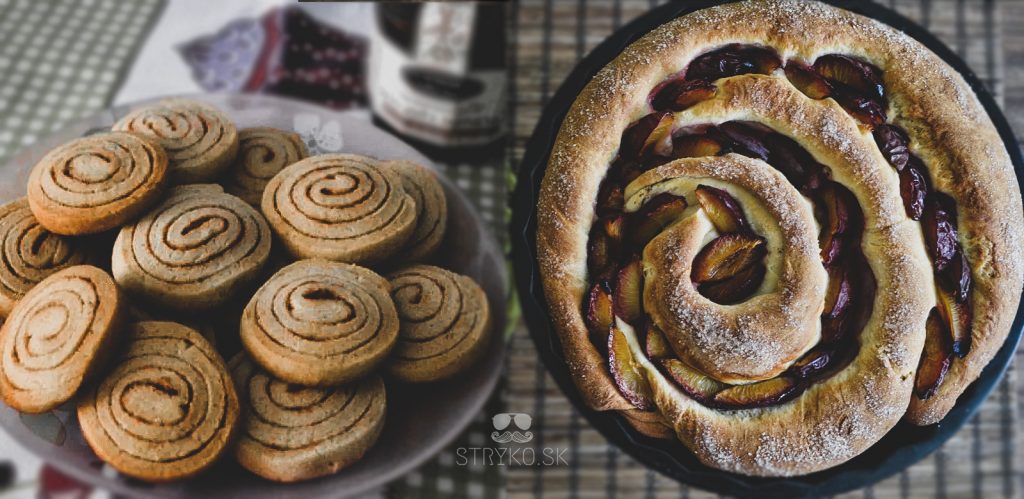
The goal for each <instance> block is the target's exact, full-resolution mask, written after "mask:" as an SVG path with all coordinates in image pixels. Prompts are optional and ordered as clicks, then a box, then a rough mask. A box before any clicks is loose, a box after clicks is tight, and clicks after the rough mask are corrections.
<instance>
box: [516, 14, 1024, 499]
mask: <svg viewBox="0 0 1024 499" xmlns="http://www.w3.org/2000/svg"><path fill="white" fill-rule="evenodd" d="M724 3H729V2H727V1H721V0H718V1H709V0H704V1H692V2H686V3H685V4H684V5H680V3H669V4H667V5H663V6H661V7H658V8H655V9H653V10H651V11H650V12H648V13H646V14H644V15H642V16H640V17H639V18H637V19H636V20H634V21H632V22H630V23H629V24H627V25H626V26H624V27H623V28H622V29H620V30H618V31H616V32H615V33H614V34H612V35H611V36H610V37H608V39H606V40H605V41H604V42H603V43H601V44H600V45H599V46H598V47H597V48H595V49H594V51H593V52H591V53H590V54H589V55H587V56H586V57H585V58H584V59H583V60H582V61H581V62H580V63H579V64H578V65H577V66H576V68H575V69H574V70H573V71H572V73H570V75H569V77H568V78H566V80H565V82H564V83H562V85H561V87H559V89H558V91H557V92H556V93H555V95H554V97H553V98H552V99H551V100H550V102H549V103H548V105H547V107H546V108H545V109H544V112H543V114H542V115H541V118H540V121H539V122H538V124H537V127H536V129H535V130H534V133H533V136H532V137H531V138H530V141H529V142H528V143H527V147H526V153H525V155H524V157H523V161H522V164H521V165H520V167H519V170H518V172H517V183H516V189H515V191H514V192H513V194H512V198H511V203H512V207H513V214H512V223H511V226H510V230H511V240H512V257H513V264H514V267H515V277H516V282H517V287H518V291H519V298H520V304H521V307H522V312H523V316H524V318H525V320H526V322H527V325H528V327H529V329H530V334H531V336H532V337H533V341H534V344H535V345H536V347H537V351H538V353H539V355H540V358H541V359H542V360H543V362H544V364H545V365H546V366H547V368H548V371H549V372H550V373H551V375H552V377H553V378H554V379H555V381H556V382H557V383H558V385H559V387H561V389H562V391H563V392H564V393H565V395H566V396H567V397H568V398H569V400H570V401H572V403H573V405H575V406H576V408H577V409H578V410H579V411H580V413H581V414H582V415H583V416H584V417H585V418H586V419H587V421H589V422H590V424H591V425H592V426H593V427H594V428H596V429H597V430H598V431H599V432H600V433H601V434H602V435H604V436H605V438H607V439H608V440H609V442H611V443H612V444H614V445H616V446H618V447H619V448H620V449H622V450H623V451H625V452H626V453H628V454H629V455H631V456H632V457H633V458H635V459H636V460H637V461H640V462H641V463H643V464H644V465H646V466H648V467H650V468H651V469H654V470H656V471H659V472H661V473H663V474H665V475H667V476H669V477H672V478H673V479H675V480H678V481H679V482H682V483H685V484H688V485H692V486H694V487H698V488H702V489H707V490H711V491H714V492H718V493H723V494H729V495H736V496H752V495H759V496H763V497H800V496H820V495H828V494H836V493H839V492H843V491H848V490H852V489H856V488H859V487H863V486H866V485H869V484H871V483H874V482H877V481H879V480H882V479H884V478H886V477H888V476H891V475H893V474H895V473H898V472H899V471H901V470H903V469H904V468H906V467H908V466H910V465H911V464H913V463H915V462H917V461H918V460H920V459H922V458H924V457H925V456H927V455H928V454H929V453H931V452H932V451H934V450H935V449H937V448H938V447H939V446H940V445H942V444H943V442H945V441H946V440H948V439H949V438H950V437H952V436H953V434H954V433H956V431H957V430H959V429H960V427H961V426H963V425H964V423H966V422H967V421H968V419H970V418H971V416H973V415H974V413H975V412H976V411H977V410H978V408H979V406H980V405H981V403H982V402H983V401H984V399H985V397H986V396H988V394H989V393H990V392H991V391H992V389H993V388H994V387H995V385H996V383H997V382H998V381H999V379H1000V377H1001V376H1002V374H1003V373H1004V372H1005V371H1006V368H1007V366H1008V365H1009V363H1010V360H1011V358H1012V357H1013V352H1014V350H1016V348H1017V343H1018V342H1019V341H1020V336H1021V330H1022V327H1024V313H1022V311H1021V308H1020V307H1018V311H1017V315H1016V317H1015V318H1014V322H1013V326H1012V328H1011V329H1010V334H1009V335H1008V336H1007V338H1006V342H1005V343H1004V344H1003V346H1002V348H1000V350H999V352H998V353H997V354H996V356H995V357H994V358H993V359H992V361H991V362H990V363H989V364H988V366H987V367H986V368H985V369H984V370H983V371H982V373H981V376H980V377H979V378H978V379H977V380H976V381H975V382H974V383H973V384H972V385H971V386H970V387H969V388H968V389H967V391H965V392H964V393H963V395H961V396H960V398H959V400H958V401H957V403H956V406H955V407H954V408H953V410H951V411H950V412H949V414H948V415H947V416H946V417H945V419H943V420H942V422H940V423H939V424H936V425H932V426H926V427H919V426H914V425H911V424H909V423H907V422H905V421H901V422H900V423H899V424H898V425H896V427H894V428H893V429H892V430H891V431H890V432H889V433H888V434H886V435H885V436H884V437H883V438H882V439H881V440H880V441H879V442H878V443H876V444H875V445H874V446H873V447H871V448H870V449H868V450H867V451H866V452H864V453H863V454H861V455H859V456H857V457H855V458H853V459H851V460H850V461H847V462H846V463H843V464H841V465H839V466H836V467H834V468H830V469H828V470H824V471H820V472H817V473H813V474H810V475H804V476H798V477H790V478H757V477H748V476H743V475H738V474H734V473H728V472H724V471H721V470H717V469H714V468H710V467H708V466H705V465H703V464H701V463H700V462H699V461H698V460H697V458H696V456H694V455H693V454H692V453H691V452H690V451H689V450H687V449H686V448H685V447H684V446H683V445H682V444H680V443H679V442H676V441H675V440H658V439H653V438H649V437H646V436H644V435H641V434H640V433H638V432H637V431H636V430H634V429H633V428H632V427H631V426H629V424H628V423H626V422H625V421H624V420H623V419H622V417H621V416H619V415H618V414H617V413H614V412H598V411H593V410H591V409H589V408H588V407H587V406H586V405H585V404H584V403H583V402H582V401H581V399H580V396H579V394H578V393H577V391H576V387H575V385H574V384H573V382H572V380H571V379H570V377H569V372H568V369H567V367H566V364H565V361H564V360H563V356H562V350H561V345H560V343H559V341H558V338H557V335H556V334H555V332H554V330H553V329H552V326H551V322H550V318H549V316H548V313H547V307H546V304H545V300H544V295H543V290H542V289H541V282H540V274H539V269H538V267H537V265H536V250H535V244H534V243H535V241H536V231H537V225H536V217H535V215H536V206H537V204H536V200H537V193H538V191H539V188H540V182H541V179H542V178H543V176H544V170H545V168H546V166H547V162H548V155H549V154H550V152H551V147H552V145H553V143H554V140H555V136H556V135H557V133H558V129H559V127H560V126H561V123H562V119H563V118H564V117H565V114H566V113H567V112H568V110H569V107H570V106H571V105H572V103H573V101H574V100H575V98H576V96H577V95H578V94H579V92H580V91H581V90H582V89H583V87H584V86H585V85H586V83H587V82H588V81H590V79H591V77H593V75H594V74H595V73H597V71H598V70H600V69H601V68H603V67H604V66H605V65H606V64H607V63H609V62H610V61H611V60H612V59H614V58H615V57H616V56H617V55H618V54H619V53H620V52H621V51H622V50H623V49H624V48H625V47H626V46H628V45H629V44H630V43H632V42H633V41H634V40H636V39H638V38H640V37H641V36H643V35H644V34H646V33H647V32H649V31H651V30H652V29H654V28H656V27H658V26H660V25H662V24H664V23H666V22H668V21H669V20H671V19H674V18H676V17H679V16H682V15H684V14H688V13H690V12H693V11H696V10H699V9H703V8H707V7H711V6H714V5H720V4H724ZM826 3H829V4H832V5H835V6H837V7H841V8H844V9H847V10H850V11H853V12H856V13H858V14H861V15H864V16H868V17H871V18H874V19H877V20H879V21H882V22H884V23H886V24H888V25H890V26H892V27H894V28H896V29H898V30H900V31H903V32H905V33H906V34H908V35H910V36H911V37H913V38H915V39H917V40H918V41H919V42H921V43H922V44H924V45H925V46H926V47H928V48H929V49H931V50H932V51H933V52H935V53H936V54H937V55H938V56H939V57H941V58H942V59H943V60H945V61H946V62H947V63H948V64H949V65H950V66H952V67H953V68H954V69H956V70H957V71H958V72H959V73H960V74H961V75H962V76H963V77H964V79H965V80H966V81H967V83H968V84H969V85H970V86H971V88H972V89H973V90H974V92H975V93H976V94H977V95H978V98H979V99H980V101H981V103H982V105H983V106H984V107H985V110H986V111H987V112H988V114H989V116H990V117H991V118H992V122H993V123H994V124H995V126H996V128H997V129H998V131H999V133H1000V135H1001V136H1002V138H1003V142H1004V143H1005V144H1006V148H1007V150H1008V151H1009V153H1010V157H1011V159H1012V161H1013V164H1014V169H1015V171H1016V173H1017V179H1018V183H1020V181H1021V176H1022V174H1024V160H1022V158H1021V150H1020V146H1019V144H1018V143H1017V141H1016V138H1015V137H1014V134H1013V131H1012V130H1011V129H1010V126H1009V124H1008V123H1007V121H1006V118H1005V117H1004V116H1003V114H1002V112H1001V111H1000V109H999V107H998V106H997V105H996V102H995V100H994V99H993V98H992V96H991V95H990V94H989V92H988V91H987V90H986V89H985V88H984V86H983V85H982V83H981V81H980V80H979V79H978V77H977V76H976V75H975V74H974V73H973V72H972V71H971V70H970V68H968V67H967V64H966V63H964V61H963V60H961V59H960V58H959V57H958V56H957V55H956V54H954V53H953V51H951V50H950V49H949V48H948V47H946V46H945V45H944V44H943V43H942V42H941V41H939V40H938V39H937V38H935V36H933V35H932V34H931V33H929V32H928V31H927V30H925V29H924V28H922V27H921V26H918V25H917V24H915V23H913V22H912V21H910V20H909V19H907V18H905V17H903V16H901V15H899V14H897V13H896V12H894V11H892V10H890V9H887V8H885V7H882V6H880V5H878V4H875V3H873V2H861V1H854V0H827V1H826Z"/></svg>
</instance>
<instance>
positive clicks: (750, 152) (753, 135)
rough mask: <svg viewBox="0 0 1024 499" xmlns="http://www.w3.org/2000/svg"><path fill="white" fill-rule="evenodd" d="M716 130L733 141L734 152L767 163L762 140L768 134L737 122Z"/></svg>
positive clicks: (725, 124) (766, 147)
mask: <svg viewBox="0 0 1024 499" xmlns="http://www.w3.org/2000/svg"><path fill="white" fill-rule="evenodd" d="M718 130H720V131H721V132H722V133H723V134H725V136H726V137H728V138H729V140H732V141H733V145H734V146H735V150H736V152H738V153H740V154H743V155H744V156H750V157H752V158H757V159H760V160H761V161H764V162H767V161H768V146H767V145H765V143H764V138H765V136H767V135H768V133H770V132H767V131H765V130H762V129H761V128H760V127H757V126H754V125H750V124H747V123H743V122H739V121H729V122H726V123H722V124H721V125H719V126H718Z"/></svg>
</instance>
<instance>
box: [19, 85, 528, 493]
mask: <svg viewBox="0 0 1024 499" xmlns="http://www.w3.org/2000/svg"><path fill="white" fill-rule="evenodd" d="M176 98H182V99H193V100H198V101H200V102H207V101H209V100H211V99H214V100H216V99H243V100H250V101H260V102H265V103H266V102H269V103H271V105H274V104H275V102H276V105H290V106H295V107H296V108H297V109H298V108H301V109H304V110H307V111H309V112H311V113H314V114H317V115H318V116H320V117H321V118H323V117H327V118H333V119H337V120H339V121H345V122H364V121H365V123H363V125H365V127H367V128H370V129H372V130H373V132H374V133H380V134H384V135H387V136H389V137H391V138H393V139H394V140H395V141H396V142H400V143H401V144H402V146H404V147H406V148H407V149H408V151H409V152H411V153H413V154H414V155H415V156H417V157H418V161H420V162H422V163H423V164H424V165H425V166H427V167H428V168H430V169H431V170H432V171H433V172H435V173H436V174H437V177H438V180H439V181H440V182H441V184H442V186H443V187H444V190H445V191H446V193H452V194H453V195H454V196H455V197H456V198H457V199H458V201H459V202H460V203H462V204H464V205H465V206H466V208H467V210H465V211H466V213H467V214H468V215H469V218H470V221H471V222H472V224H473V225H474V226H475V227H478V228H480V229H481V230H480V231H479V232H480V245H481V246H480V252H479V254H481V255H492V256H494V257H495V258H496V259H497V260H496V261H495V262H494V263H495V265H494V266H493V270H494V271H495V276H494V279H495V280H496V281H497V284H498V285H499V286H500V288H501V295H500V296H490V295H488V301H489V304H490V305H491V307H492V314H494V315H492V317H497V318H499V319H501V323H499V321H493V324H492V325H491V329H492V330H491V334H492V338H491V344H490V345H489V346H488V347H487V352H486V353H485V357H484V358H487V357H491V356H493V357H495V358H497V359H500V360H501V362H500V363H499V365H500V366H503V364H504V359H505V354H506V352H507V350H508V338H507V337H506V335H505V334H504V333H505V329H506V324H505V323H507V322H508V321H509V320H510V318H511V317H512V314H511V310H510V308H509V305H508V303H509V301H508V299H509V297H510V295H511V293H512V287H511V282H510V280H509V278H510V276H509V272H508V270H507V267H506V265H505V263H504V252H503V251H502V249H501V248H502V246H501V245H500V244H499V243H498V241H497V232H496V231H494V230H491V229H490V228H489V227H488V225H487V224H486V223H485V222H484V221H483V219H482V218H481V216H480V213H479V212H478V210H477V209H476V207H475V206H474V205H473V203H472V201H470V199H469V197H468V196H467V195H466V194H465V193H464V192H463V191H462V189H460V188H459V187H458V186H457V185H456V183H455V182H454V181H452V180H451V179H449V178H448V177H447V175H445V174H444V173H443V172H442V171H441V170H440V169H439V168H438V167H437V166H436V163H435V162H434V161H433V160H431V159H430V158H428V157H427V156H425V155H424V154H423V153H421V152H420V151H419V150H417V149H416V148H414V147H413V146H411V145H410V144H408V143H407V142H406V141H405V140H403V139H402V138H401V137H399V136H397V135H394V134H393V133H391V132H389V131H387V130H384V129H382V128H380V127H379V126H377V125H375V124H374V123H373V122H372V121H371V120H370V119H368V118H367V119H363V118H362V117H361V116H360V115H361V114H362V110H341V111H339V110H335V109H330V108H327V107H325V106H321V105H318V104H316V103H311V102H308V101H303V100H299V99H294V98H291V97H284V96H278V95H269V94H255V93H235V92H189V93H173V94H167V95H161V96H154V97H147V98H144V99H141V100H138V101H131V102H126V103H120V104H111V105H107V106H105V107H102V108H100V109H97V110H95V111H93V112H90V113H89V114H87V115H85V116H83V117H81V118H77V119H74V120H72V121H69V122H68V123H67V124H65V125H63V126H62V127H61V128H59V129H57V130H55V131H53V132H49V133H46V134H45V135H42V136H40V137H39V138H38V139H37V140H36V141H34V142H33V143H32V144H28V145H26V146H22V147H19V149H18V150H17V151H15V153H14V154H12V155H11V156H10V157H9V158H8V159H7V160H6V161H5V163H4V164H10V163H12V162H15V161H17V160H18V159H19V156H21V155H22V154H25V152H26V151H28V150H29V149H32V148H33V147H37V146H38V145H39V144H41V143H45V142H46V141H49V140H53V138H54V137H55V136H57V135H60V134H62V133H63V132H65V131H67V130H69V129H77V128H81V129H83V130H85V131H86V134H89V133H91V131H90V130H89V124H91V123H93V122H95V121H97V120H100V119H101V118H103V117H106V116H110V117H116V116H118V115H123V114H124V113H126V112H127V111H128V110H130V109H134V108H137V107H140V106H145V105H148V104H153V103H156V102H158V101H161V100H163V99H176ZM222 112H223V111H222ZM342 149H344V147H343V148H342ZM338 152H342V153H344V152H345V151H344V150H342V151H338ZM449 199H450V198H449ZM449 202H450V201H449ZM485 258H490V256H486V257H485ZM481 360H483V359H481ZM494 371H495V373H494V374H490V372H491V370H487V372H488V373H489V374H488V376H487V378H486V380H485V386H483V387H482V388H483V390H484V393H486V394H487V395H486V396H484V397H478V398H477V399H475V400H473V401H472V403H470V404H469V405H468V406H467V408H469V409H472V410H469V411H465V412H464V413H460V414H459V415H458V417H457V422H458V424H455V425H451V426H449V427H447V429H446V431H444V432H442V435H441V436H440V437H439V438H437V439H436V440H435V441H434V442H432V443H431V444H430V445H427V446H426V447H425V451H424V452H422V453H421V455H420V456H418V457H417V458H416V459H410V460H408V461H405V462H404V463H402V464H401V465H399V466H393V467H389V468H388V469H387V470H386V471H385V472H383V473H380V474H377V475H376V476H375V478H377V479H375V480H373V481H367V482H364V483H362V484H359V485H358V486H351V488H348V489H347V490H345V491H338V490H334V491H332V492H331V493H330V497H355V496H358V495H360V494H364V493H366V492H369V491H370V490H372V489H373V488H375V487H384V486H387V485H388V484H389V483H391V482H393V481H394V480H396V479H397V478H399V477H401V476H403V475H405V474H407V473H409V472H411V471H414V470H416V469H417V468H419V467H421V466H422V465H423V464H424V463H426V462H428V461H429V460H431V459H433V458H435V457H436V456H437V455H438V454H439V453H440V452H441V451H442V450H443V449H444V448H446V447H447V446H449V445H451V444H452V443H453V442H455V441H456V440H457V439H458V438H459V436H461V435H462V434H463V433H464V432H465V430H466V429H467V428H468V427H469V426H470V424H472V422H473V419H474V418H475V417H476V416H477V414H479V413H480V412H481V411H482V410H484V408H485V406H486V404H487V402H488V401H489V400H490V398H491V397H492V396H493V394H494V391H495V389H496V388H497V386H498V384H499V383H500V382H501V380H502V379H503V368H498V369H496V370H494ZM439 383H444V381H441V382H439ZM62 407H63V406H62ZM3 409H5V410H9V411H10V412H12V413H14V414H15V416H14V417H16V418H19V419H20V418H21V417H23V416H24V414H23V413H20V412H18V411H15V410H13V409H11V408H9V407H6V406H5V407H3ZM58 409H60V408H58ZM73 419H75V424H77V418H73ZM62 423H63V422H62ZM385 425H386V423H385ZM0 431H2V432H4V433H5V434H7V435H8V436H10V437H11V438H12V439H14V440H15V441H17V443H18V444H19V445H21V446H22V447H23V448H24V449H25V450H27V451H28V452H30V453H31V454H33V455H34V456H36V457H37V458H39V459H40V461H42V462H43V464H44V465H51V466H53V467H54V468H56V469H57V470H59V471H60V472H62V473H66V474H67V475H69V476H71V477H72V478H75V479H76V480H79V481H81V482H83V483H86V484H88V485H90V486H93V487H96V488H98V489H103V490H106V491H109V492H111V493H114V494H116V495H123V496H126V497H135V498H159V497H168V496H169V497H181V496H180V494H173V493H161V492H160V489H159V488H160V487H161V486H162V485H167V484H159V483H157V484H152V483H148V482H143V481H139V480H135V479H132V478H130V477H126V476H123V475H121V474H119V473H116V474H114V475H113V476H107V475H105V474H103V473H102V471H101V470H102V468H100V470H97V471H96V472H94V473H90V472H88V471H85V470H83V469H81V468H80V467H78V466H76V465H74V464H72V463H68V462H64V461H62V460H59V459H52V456H50V455H44V453H41V452H40V451H39V450H37V449H36V444H35V443H34V442H32V438H33V437H32V436H30V435H29V434H30V433H31V432H30V431H29V430H27V429H25V430H24V431H22V428H18V429H17V431H10V430H9V429H7V428H5V427H3V426H0ZM385 431H386V430H385ZM228 453H229V451H225V456H223V457H222V458H228V459H229V456H227V454H228ZM97 459H98V458H97ZM104 466H107V465H104ZM208 471H212V469H211V470H208ZM343 472H344V470H342V471H339V473H343ZM247 473H248V474H249V475H250V476H251V477H252V478H253V479H254V480H259V481H263V482H265V483H267V484H269V485H271V486H280V485H282V484H281V483H279V482H274V481H271V480H267V479H264V478H261V477H259V476H257V475H255V474H253V473H251V472H247ZM337 476H338V474H337V473H336V474H333V475H328V476H325V477H319V478H315V479H311V480H305V481H300V482H295V484H303V483H309V482H313V481H316V480H325V481H329V480H331V478H332V477H337ZM190 480H193V479H185V480H181V481H175V482H171V483H170V485H181V484H183V483H188V482H189V481H190ZM135 483H140V484H144V488H135V487H132V486H131V484H135ZM284 485H285V486H287V485H290V484H284ZM180 492H181V493H186V494H187V493H189V489H181V490H180ZM237 494H238V493H237V492H235V493H228V495H227V497H240V496H238V495H237ZM310 497H312V496H310Z"/></svg>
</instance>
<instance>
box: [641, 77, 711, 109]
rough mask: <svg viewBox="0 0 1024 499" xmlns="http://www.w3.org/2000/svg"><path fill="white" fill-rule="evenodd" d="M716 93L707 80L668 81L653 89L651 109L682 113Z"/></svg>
mask: <svg viewBox="0 0 1024 499" xmlns="http://www.w3.org/2000/svg"><path fill="white" fill-rule="evenodd" d="M716 93H718V87H716V86H715V84H714V83H711V82H710V81H707V80H685V79H682V78H676V79H674V80H669V81H667V82H665V83H663V84H661V85H659V86H658V87H657V88H655V89H654V92H653V95H652V97H651V107H652V108H654V110H655V111H682V110H684V109H686V108H689V107H690V106H693V105H694V104H696V103H698V102H701V101H705V100H708V99H710V98H712V97H714V96H715V94H716Z"/></svg>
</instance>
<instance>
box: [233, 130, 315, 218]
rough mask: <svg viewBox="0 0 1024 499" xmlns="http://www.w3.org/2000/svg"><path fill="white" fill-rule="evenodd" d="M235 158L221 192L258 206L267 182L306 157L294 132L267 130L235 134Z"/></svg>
mask: <svg viewBox="0 0 1024 499" xmlns="http://www.w3.org/2000/svg"><path fill="white" fill-rule="evenodd" d="M238 142H239V147H238V156H237V157H236V158H235V161H234V162H233V163H232V164H231V167H230V168H229V169H228V172H227V175H226V178H225V179H224V181H223V182H224V190H226V191H227V192H228V193H229V194H234V195H235V196H238V197H240V198H242V200H243V201H245V202H246V203H249V204H251V205H253V206H257V207H258V206H259V205H260V200H261V199H262V198H263V189H265V188H266V187H267V182H270V179H271V178H273V177H274V175H277V173H278V172H280V171H281V170H283V169H284V167H286V166H288V165H290V164H292V163H295V162H296V161H299V160H300V159H303V158H305V157H306V156H308V155H309V153H308V152H307V151H306V144H304V143H303V142H302V138H301V137H299V135H298V134H296V133H294V132H287V131H284V130H278V129H276V128H269V127H257V128H245V129H242V130H239V131H238Z"/></svg>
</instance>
